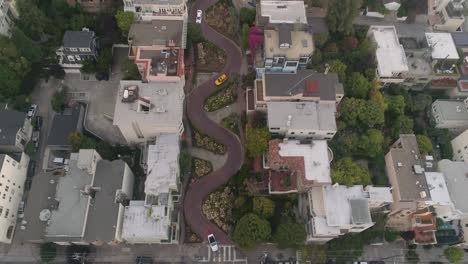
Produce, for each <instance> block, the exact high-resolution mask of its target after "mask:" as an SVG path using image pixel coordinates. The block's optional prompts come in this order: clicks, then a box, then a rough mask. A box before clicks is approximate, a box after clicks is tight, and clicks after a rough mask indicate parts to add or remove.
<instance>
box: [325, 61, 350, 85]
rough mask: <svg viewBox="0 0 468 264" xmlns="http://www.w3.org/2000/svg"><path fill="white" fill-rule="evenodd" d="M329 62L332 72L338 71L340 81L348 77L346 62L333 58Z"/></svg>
mask: <svg viewBox="0 0 468 264" xmlns="http://www.w3.org/2000/svg"><path fill="white" fill-rule="evenodd" d="M327 64H328V66H329V67H330V69H329V70H330V72H334V73H336V74H337V75H338V79H339V80H340V82H344V81H345V79H346V67H347V66H346V64H344V63H343V62H341V61H340V60H331V61H329V62H327Z"/></svg>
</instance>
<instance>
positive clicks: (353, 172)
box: [331, 158, 370, 186]
mask: <svg viewBox="0 0 468 264" xmlns="http://www.w3.org/2000/svg"><path fill="white" fill-rule="evenodd" d="M331 176H332V180H333V182H335V183H339V184H343V185H347V186H352V185H357V184H362V185H366V184H369V183H370V174H369V170H367V169H366V168H364V167H362V166H361V165H359V164H357V163H355V162H354V161H353V160H352V159H351V158H343V159H340V160H338V161H336V162H335V163H334V164H333V166H332V170H331Z"/></svg>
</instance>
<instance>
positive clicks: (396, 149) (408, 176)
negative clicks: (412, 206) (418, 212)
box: [386, 134, 430, 202]
mask: <svg viewBox="0 0 468 264" xmlns="http://www.w3.org/2000/svg"><path fill="white" fill-rule="evenodd" d="M387 155H390V156H391V158H392V162H393V163H392V164H388V163H387V164H386V166H387V167H391V168H392V169H393V170H395V173H396V181H397V182H396V183H395V184H396V185H397V186H393V188H398V190H399V193H400V197H396V199H395V200H396V202H398V201H399V200H410V201H413V200H416V201H419V200H430V193H429V189H428V187H427V182H426V177H425V176H424V171H425V170H426V169H429V168H428V167H427V166H425V163H424V161H423V160H422V158H421V153H420V152H419V148H418V142H417V141H416V136H415V135H413V134H411V135H410V134H408V135H400V138H399V140H398V141H397V142H395V143H394V144H393V145H392V147H391V148H390V150H389V152H388V154H387ZM394 193H395V192H394Z"/></svg>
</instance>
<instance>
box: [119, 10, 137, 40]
mask: <svg viewBox="0 0 468 264" xmlns="http://www.w3.org/2000/svg"><path fill="white" fill-rule="evenodd" d="M115 19H117V26H118V27H119V28H120V30H122V33H123V34H124V35H125V36H126V35H127V34H128V31H129V30H130V27H131V26H132V24H133V21H134V20H135V14H134V13H133V12H129V11H125V12H124V11H122V10H118V11H117V13H116V14H115Z"/></svg>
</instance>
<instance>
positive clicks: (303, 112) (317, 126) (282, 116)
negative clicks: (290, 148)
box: [267, 102, 337, 141]
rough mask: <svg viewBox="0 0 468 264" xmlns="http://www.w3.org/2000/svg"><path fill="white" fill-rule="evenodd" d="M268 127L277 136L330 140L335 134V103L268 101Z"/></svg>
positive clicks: (308, 139)
mask: <svg viewBox="0 0 468 264" xmlns="http://www.w3.org/2000/svg"><path fill="white" fill-rule="evenodd" d="M267 106H268V108H267V113H268V115H267V117H268V128H269V130H270V133H271V134H272V135H275V136H283V137H286V138H288V139H298V140H301V141H310V140H317V139H318V140H330V139H332V138H333V136H334V135H335V133H336V131H337V128H336V121H335V115H336V106H335V104H327V103H318V102H268V103H267Z"/></svg>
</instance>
